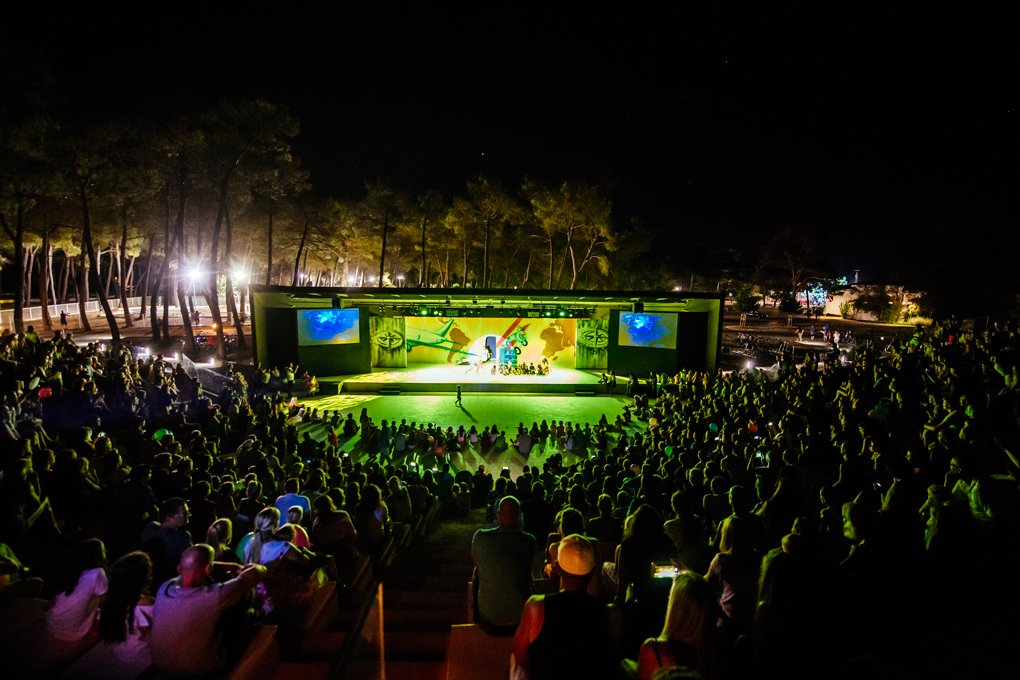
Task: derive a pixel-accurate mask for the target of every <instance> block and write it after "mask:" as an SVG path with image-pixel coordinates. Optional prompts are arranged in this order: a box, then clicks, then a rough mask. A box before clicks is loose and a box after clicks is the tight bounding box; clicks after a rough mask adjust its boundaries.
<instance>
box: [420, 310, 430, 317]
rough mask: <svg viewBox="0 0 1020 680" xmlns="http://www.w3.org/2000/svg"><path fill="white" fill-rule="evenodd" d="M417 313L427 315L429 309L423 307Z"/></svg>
mask: <svg viewBox="0 0 1020 680" xmlns="http://www.w3.org/2000/svg"><path fill="white" fill-rule="evenodd" d="M419 314H421V315H422V316H428V315H429V310H428V309H424V308H423V309H422V310H421V312H419Z"/></svg>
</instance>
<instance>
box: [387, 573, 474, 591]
mask: <svg viewBox="0 0 1020 680" xmlns="http://www.w3.org/2000/svg"><path fill="white" fill-rule="evenodd" d="M470 580H471V574H470V573H469V574H467V575H466V576H465V575H462V574H455V575H453V576H417V575H413V574H407V575H404V576H392V577H387V578H385V579H383V588H385V589H386V590H387V591H389V592H391V593H392V592H395V591H400V590H411V591H418V590H428V591H432V592H438V593H451V592H464V591H465V590H466V589H467V583H468V581H470Z"/></svg>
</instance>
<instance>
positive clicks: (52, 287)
mask: <svg viewBox="0 0 1020 680" xmlns="http://www.w3.org/2000/svg"><path fill="white" fill-rule="evenodd" d="M46 270H47V272H48V273H49V274H48V275H49V284H50V295H51V299H52V300H53V304H54V305H57V304H59V303H58V302H57V285H56V281H55V280H54V278H53V244H50V247H49V255H48V256H47V257H46Z"/></svg>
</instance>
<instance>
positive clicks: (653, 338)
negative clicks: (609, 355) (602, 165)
mask: <svg viewBox="0 0 1020 680" xmlns="http://www.w3.org/2000/svg"><path fill="white" fill-rule="evenodd" d="M617 342H618V343H619V344H620V346H621V347H656V348H659V349H676V314H644V313H638V312H623V313H621V314H620V334H619V337H618V338H617Z"/></svg>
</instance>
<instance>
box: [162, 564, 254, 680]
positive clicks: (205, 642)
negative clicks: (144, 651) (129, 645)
mask: <svg viewBox="0 0 1020 680" xmlns="http://www.w3.org/2000/svg"><path fill="white" fill-rule="evenodd" d="M235 566H236V565H235ZM179 570H180V576H178V577H177V578H174V579H171V580H170V581H167V582H166V583H164V584H163V585H162V586H160V588H159V590H158V592H157V593H156V603H155V606H154V607H153V610H152V632H151V634H150V642H149V644H150V648H151V650H152V660H153V663H154V664H155V666H156V668H157V669H158V670H159V671H161V672H163V673H168V674H170V675H204V674H209V673H213V672H214V671H217V670H219V669H222V668H224V667H225V666H226V665H227V660H228V655H229V657H231V658H233V657H236V656H239V655H240V653H241V652H242V651H243V647H244V645H245V644H246V642H247V640H245V639H244V638H243V636H239V635H238V633H239V632H241V630H240V629H241V628H242V627H241V626H240V625H239V623H240V622H238V621H235V622H234V626H228V625H221V622H222V619H223V618H224V616H225V615H226V612H227V611H228V610H230V609H231V608H233V607H235V606H236V605H238V604H239V603H241V601H242V598H243V597H244V596H245V595H246V594H247V593H248V592H250V591H251V590H252V588H254V587H255V586H256V585H257V584H258V583H261V582H262V580H263V579H264V578H265V575H266V568H265V567H263V566H260V565H258V564H249V565H248V566H246V567H244V568H243V569H235V570H234V578H232V579H230V580H228V581H226V582H224V583H214V582H213V581H212V578H211V574H212V571H213V549H212V548H211V547H210V546H208V545H204V544H199V545H195V546H191V547H190V548H188V549H187V550H185V551H184V555H183V556H182V557H181V563H180V566H179ZM225 637H227V638H228V639H227V641H225V640H224V638H225ZM239 637H240V639H238V638H239Z"/></svg>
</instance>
